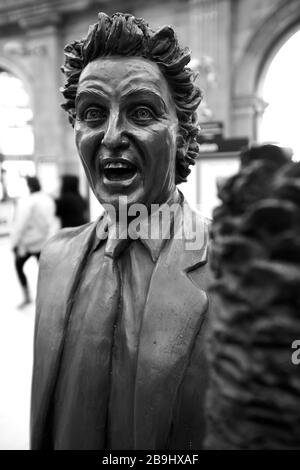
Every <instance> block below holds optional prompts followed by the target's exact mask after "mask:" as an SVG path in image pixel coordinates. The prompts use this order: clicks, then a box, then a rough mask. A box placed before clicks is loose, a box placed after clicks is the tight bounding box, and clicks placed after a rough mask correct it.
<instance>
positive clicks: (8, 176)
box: [0, 68, 35, 201]
mask: <svg viewBox="0 0 300 470" xmlns="http://www.w3.org/2000/svg"><path fill="white" fill-rule="evenodd" d="M32 119H33V113H32V110H31V108H30V99H29V96H28V94H27V92H26V90H25V88H24V85H23V82H22V80H20V79H19V78H17V77H16V76H15V75H13V74H12V73H10V72H9V71H8V70H5V69H3V68H0V155H1V162H0V171H1V173H0V201H3V200H6V199H7V198H15V197H19V196H21V195H23V194H26V192H27V186H26V184H25V180H24V178H23V176H25V175H30V174H34V173H35V164H34V161H33V158H32V157H33V152H34V138H33V128H32Z"/></svg>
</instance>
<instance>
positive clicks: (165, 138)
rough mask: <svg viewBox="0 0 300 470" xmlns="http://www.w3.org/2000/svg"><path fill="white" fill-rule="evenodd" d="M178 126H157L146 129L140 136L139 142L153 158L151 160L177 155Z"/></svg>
mask: <svg viewBox="0 0 300 470" xmlns="http://www.w3.org/2000/svg"><path fill="white" fill-rule="evenodd" d="M176 137H177V125H172V123H170V125H160V124H158V125H155V126H151V127H149V128H144V129H143V130H142V132H141V133H140V135H139V141H140V142H141V144H142V145H143V147H144V151H145V153H147V154H148V155H149V156H151V157H152V158H151V160H156V159H161V157H162V156H163V155H164V156H165V157H171V159H172V157H174V159H175V155H176Z"/></svg>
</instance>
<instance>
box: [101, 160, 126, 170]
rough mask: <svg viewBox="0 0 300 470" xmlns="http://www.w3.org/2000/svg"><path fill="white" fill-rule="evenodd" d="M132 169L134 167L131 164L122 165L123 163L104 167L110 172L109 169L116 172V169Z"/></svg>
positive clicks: (108, 164)
mask: <svg viewBox="0 0 300 470" xmlns="http://www.w3.org/2000/svg"><path fill="white" fill-rule="evenodd" d="M131 167H132V165H131V164H130V163H121V162H114V163H106V164H105V165H104V168H105V169H106V170H108V169H114V170H115V169H117V168H125V169H127V168H131Z"/></svg>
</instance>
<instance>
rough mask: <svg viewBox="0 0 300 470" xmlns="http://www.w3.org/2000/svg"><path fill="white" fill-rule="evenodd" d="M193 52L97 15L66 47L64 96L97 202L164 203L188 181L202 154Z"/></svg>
mask: <svg viewBox="0 0 300 470" xmlns="http://www.w3.org/2000/svg"><path fill="white" fill-rule="evenodd" d="M189 61H190V52H189V50H188V49H187V48H181V47H180V46H179V44H178V40H177V38H176V36H175V33H174V31H173V29H172V28H171V27H169V26H165V27H163V28H161V29H159V30H158V31H153V30H152V29H151V28H150V27H149V26H148V25H147V24H146V23H145V21H144V20H142V19H138V18H135V17H134V16H132V15H129V14H122V13H116V14H114V15H112V16H111V17H109V16H107V15H106V14H105V13H99V15H98V22H97V23H96V24H94V25H92V26H91V27H90V29H89V32H88V35H87V37H86V38H84V39H82V40H80V41H75V42H73V43H71V44H69V45H67V46H66V47H65V64H64V66H63V67H62V71H63V73H64V74H65V76H66V78H67V81H66V84H65V86H64V87H63V89H62V93H63V95H64V97H65V99H66V102H65V103H64V104H63V105H62V107H63V108H64V109H65V110H66V111H67V112H68V113H69V120H70V122H71V124H72V126H73V127H74V128H75V136H76V145H77V149H78V152H79V155H80V157H81V159H82V161H83V164H84V167H85V171H86V174H87V177H88V179H89V182H90V184H91V187H92V189H93V191H94V193H95V195H96V197H97V198H98V200H99V201H100V202H105V203H107V202H115V201H114V198H116V197H118V196H120V195H127V196H128V198H129V202H142V203H160V202H164V199H166V198H167V197H168V194H169V193H171V192H172V190H173V189H174V187H175V185H176V184H179V183H182V182H184V181H186V178H187V176H188V174H189V173H190V169H189V166H190V165H191V164H194V163H195V157H196V156H197V153H198V144H197V140H196V138H197V135H198V133H199V128H198V126H197V114H196V109H197V107H198V105H199V103H200V101H201V98H202V95H201V91H200V89H199V88H198V87H197V86H195V83H194V78H195V77H194V73H193V71H192V70H191V69H189V68H188V67H187V64H188V63H189Z"/></svg>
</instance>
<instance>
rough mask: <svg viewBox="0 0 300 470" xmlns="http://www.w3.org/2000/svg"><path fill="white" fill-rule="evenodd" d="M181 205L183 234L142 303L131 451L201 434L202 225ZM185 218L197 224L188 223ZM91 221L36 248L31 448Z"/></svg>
mask: <svg viewBox="0 0 300 470" xmlns="http://www.w3.org/2000/svg"><path fill="white" fill-rule="evenodd" d="M185 209H186V210H185V212H184V224H185V231H184V234H185V236H184V238H183V239H176V238H175V237H174V238H173V239H171V240H170V241H169V242H168V243H167V244H166V246H165V248H164V249H163V250H162V252H161V254H160V257H159V259H158V261H157V264H156V267H155V269H154V272H153V275H152V278H151V282H150V287H149V292H148V297H147V302H146V304H145V310H144V317H143V318H144V319H143V324H142V327H141V332H140V343H139V352H138V362H137V372H136V380H135V394H134V401H135V403H134V411H135V412H134V416H135V419H134V442H135V448H136V449H200V448H201V445H202V441H203V437H204V433H205V413H204V397H205V391H206V387H207V376H208V374H207V364H206V357H205V350H204V349H205V348H204V347H205V341H204V339H205V336H206V330H207V327H206V325H207V318H208V310H209V309H208V305H209V302H208V296H207V293H206V290H207V286H208V283H209V276H210V273H209V269H208V265H207V252H208V223H207V220H206V219H203V218H202V217H200V216H199V215H196V217H195V213H194V212H193V211H192V210H191V209H190V208H189V206H188V205H186V206H185ZM192 218H194V222H196V227H195V226H193V227H192ZM96 226H97V222H94V223H90V224H87V225H84V226H82V227H79V228H74V229H64V230H62V231H60V232H59V233H58V234H57V235H56V236H55V237H54V238H53V239H51V240H50V242H48V244H47V246H46V247H45V249H44V250H43V252H42V256H41V260H40V273H39V281H38V296H37V312H36V324H35V339H34V370H33V380H32V406H31V448H32V449H49V448H51V420H50V419H49V418H50V416H49V413H50V409H51V405H52V399H53V394H54V389H55V383H56V379H57V375H58V370H59V364H60V360H61V355H62V350H63V344H64V338H65V335H66V330H67V325H68V319H69V317H70V315H71V312H72V303H73V299H74V292H75V291H76V289H77V286H78V284H79V282H80V276H81V272H82V266H83V264H84V260H85V258H86V255H87V253H88V252H89V250H90V247H91V246H93V243H94V239H95V236H96V233H95V232H96ZM192 228H193V230H194V231H195V228H196V230H197V233H198V234H200V242H199V243H198V246H197V249H190V247H189V246H188V245H187V244H186V242H187V241H188V240H189V239H191V238H192V235H191V234H192ZM192 248H194V247H192ZM99 373H101V372H99Z"/></svg>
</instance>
